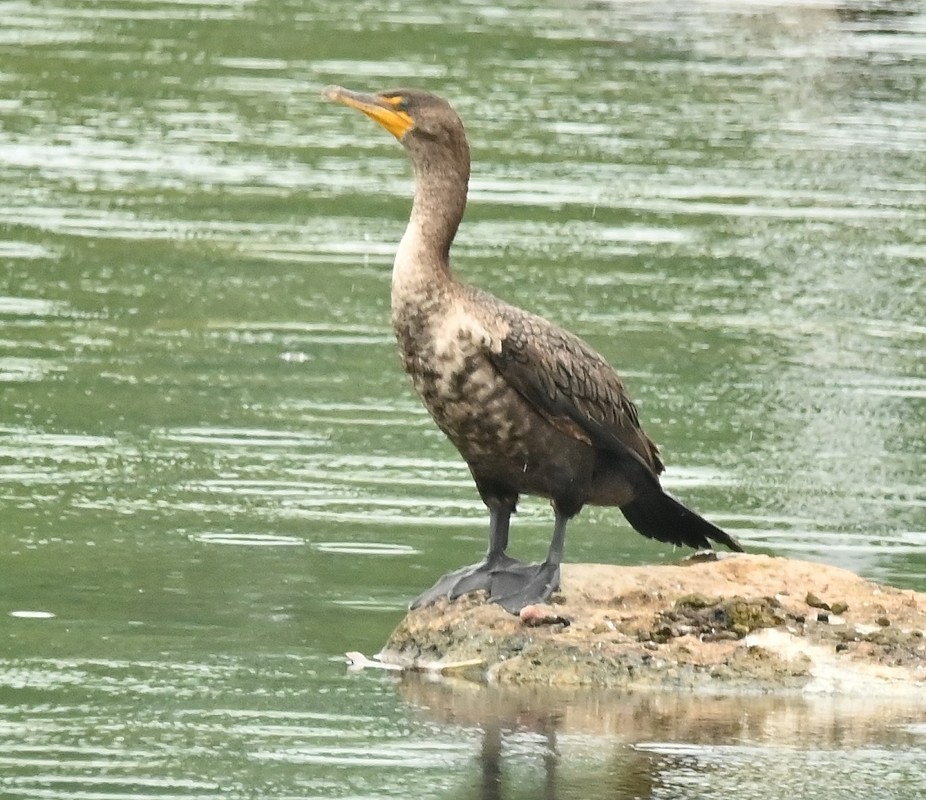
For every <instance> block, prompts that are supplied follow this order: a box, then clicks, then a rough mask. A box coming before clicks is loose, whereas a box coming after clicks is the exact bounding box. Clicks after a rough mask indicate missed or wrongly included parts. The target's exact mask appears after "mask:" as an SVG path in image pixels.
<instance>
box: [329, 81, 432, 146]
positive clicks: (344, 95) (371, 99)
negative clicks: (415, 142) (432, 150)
mask: <svg viewBox="0 0 926 800" xmlns="http://www.w3.org/2000/svg"><path fill="white" fill-rule="evenodd" d="M322 97H324V98H326V99H327V100H333V101H334V102H335V103H340V104H341V105H344V106H349V107H350V108H356V109H357V110H358V111H362V112H363V113H364V114H366V115H367V116H368V117H370V119H373V120H376V121H377V122H378V123H379V124H380V125H382V126H383V127H384V128H385V129H386V130H387V131H389V133H391V134H392V135H393V136H395V138H396V139H398V140H399V141H401V140H402V137H403V136H405V134H406V133H408V132H409V131H410V130H411V129H412V128H413V127H414V125H415V121H414V120H413V119H412V118H411V116H410V115H409V114H408V112H407V111H404V110H403V109H402V108H400V106H401V104H402V97H401V96H400V95H393V96H384V95H378V94H363V93H361V92H352V91H350V90H349V89H344V88H343V87H341V86H328V87H326V88H325V89H324V90H323V91H322Z"/></svg>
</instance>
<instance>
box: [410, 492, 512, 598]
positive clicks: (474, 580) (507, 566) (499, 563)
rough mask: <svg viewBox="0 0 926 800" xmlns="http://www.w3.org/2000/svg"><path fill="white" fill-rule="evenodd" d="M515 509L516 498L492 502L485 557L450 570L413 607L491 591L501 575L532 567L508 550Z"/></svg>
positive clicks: (420, 596)
mask: <svg viewBox="0 0 926 800" xmlns="http://www.w3.org/2000/svg"><path fill="white" fill-rule="evenodd" d="M513 511H514V502H513V501H512V502H494V503H492V504H491V505H490V506H489V546H488V549H487V550H486V557H485V559H483V560H482V561H480V562H479V563H478V564H472V565H471V566H468V567H463V568H462V569H458V570H454V571H453V572H448V573H447V574H446V575H444V576H443V577H442V578H441V579H440V580H438V581H437V583H435V584H434V585H433V586H432V587H431V588H430V589H428V590H427V591H426V592H424V593H423V594H421V595H419V596H418V597H417V598H415V599H414V600H413V601H412V603H411V605H410V606H409V608H421V607H422V606H427V605H430V604H431V603H435V602H437V601H438V600H439V599H440V598H442V597H446V598H448V599H450V600H455V599H456V598H458V597H460V596H462V595H464V594H469V593H470V592H478V591H480V590H485V591H487V592H490V593H491V592H492V587H493V584H494V581H495V579H496V576H498V575H499V574H502V575H506V574H508V573H509V572H511V573H518V572H520V571H523V570H525V569H529V568H528V567H527V566H526V565H525V564H522V563H521V562H520V561H517V560H515V559H513V558H512V557H511V556H509V555H508V554H507V553H506V552H505V549H506V548H507V547H508V526H509V524H510V521H511V514H512V512H513Z"/></svg>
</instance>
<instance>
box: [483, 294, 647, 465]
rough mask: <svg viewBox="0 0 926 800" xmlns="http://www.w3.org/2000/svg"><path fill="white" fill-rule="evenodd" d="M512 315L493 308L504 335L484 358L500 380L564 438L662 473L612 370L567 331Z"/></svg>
mask: <svg viewBox="0 0 926 800" xmlns="http://www.w3.org/2000/svg"><path fill="white" fill-rule="evenodd" d="M512 311H515V309H511V310H510V311H509V309H508V308H499V313H500V316H501V317H502V321H503V322H504V323H506V328H507V333H506V335H504V336H503V337H501V339H500V341H498V340H497V341H496V342H495V343H494V347H493V348H492V350H491V351H490V352H489V354H488V355H489V358H490V360H491V362H492V364H493V365H494V366H495V369H497V370H498V372H499V374H500V375H501V376H502V378H504V380H505V381H506V382H507V383H508V384H509V385H510V386H512V387H513V388H514V389H516V390H517V391H518V392H519V393H520V394H521V395H522V396H523V397H524V398H525V399H526V400H527V401H528V402H529V403H531V405H533V406H534V408H536V409H537V411H538V412H540V413H541V414H542V415H543V416H544V417H545V418H546V419H547V420H548V421H549V422H550V424H552V425H553V426H554V427H556V428H557V429H558V430H560V431H562V432H563V433H565V434H566V435H568V436H572V437H573V438H575V439H579V440H581V441H585V442H588V443H589V444H592V445H594V446H595V447H598V448H600V449H603V450H608V451H611V452H613V453H614V454H615V455H617V456H621V457H626V456H628V455H631V456H633V457H634V460H636V461H642V462H643V464H644V465H645V466H646V467H647V468H648V469H649V471H651V472H652V473H653V474H655V475H658V474H659V473H660V472H662V470H663V464H662V459H661V458H660V456H659V450H658V448H657V447H656V445H655V443H654V442H653V441H652V440H651V439H650V438H649V437H648V436H647V435H646V434H645V433H644V432H643V429H642V428H641V427H640V420H639V416H638V414H637V409H636V406H635V405H634V404H633V401H632V400H631V399H630V397H629V396H628V394H627V390H626V389H625V388H624V384H623V382H622V381H621V379H620V377H619V376H618V374H617V373H616V372H615V371H614V368H613V367H611V365H610V364H609V363H608V362H607V361H605V359H604V358H603V357H602V356H601V355H599V354H598V353H597V352H595V350H593V349H592V348H591V347H589V345H587V344H585V342H583V341H582V340H581V339H579V338H578V337H576V336H574V335H573V334H571V333H569V332H568V331H565V330H563V329H562V328H559V327H557V326H555V325H552V324H551V323H549V322H547V321H546V320H544V319H542V318H540V317H536V316H534V315H532V314H527V313H526V312H523V311H519V310H518V311H517V313H511V312H512ZM505 312H508V313H505Z"/></svg>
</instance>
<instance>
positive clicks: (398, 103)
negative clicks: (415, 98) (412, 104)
mask: <svg viewBox="0 0 926 800" xmlns="http://www.w3.org/2000/svg"><path fill="white" fill-rule="evenodd" d="M386 102H387V103H389V105H391V106H392V107H393V108H394V109H395V110H396V111H406V112H407V111H408V100H406V99H405V97H403V96H402V95H400V94H395V95H393V96H392V97H387V98H386Z"/></svg>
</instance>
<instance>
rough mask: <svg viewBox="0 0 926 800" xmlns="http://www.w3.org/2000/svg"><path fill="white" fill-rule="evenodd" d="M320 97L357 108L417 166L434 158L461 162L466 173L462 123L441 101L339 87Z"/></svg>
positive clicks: (415, 93)
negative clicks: (354, 90) (374, 122)
mask: <svg viewBox="0 0 926 800" xmlns="http://www.w3.org/2000/svg"><path fill="white" fill-rule="evenodd" d="M322 96H323V97H325V98H326V99H328V100H333V101H334V102H336V103H341V104H342V105H345V106H348V107H350V108H356V109H357V110H358V111H362V112H363V113H364V114H366V115H367V116H368V117H370V118H371V119H373V120H375V121H376V122H378V123H379V124H380V125H382V126H383V127H384V128H385V129H386V130H387V131H389V133H391V134H392V135H393V136H395V137H396V139H398V140H399V141H400V142H401V143H402V144H403V145H405V148H406V149H407V150H408V151H409V153H410V154H411V156H412V160H413V161H415V163H416V166H419V167H420V166H423V165H424V163H426V162H428V161H432V160H433V159H432V158H430V157H429V156H437V157H438V158H439V159H441V160H443V161H449V162H453V161H461V160H463V161H465V162H466V168H467V171H468V168H469V147H468V145H467V143H466V134H465V132H464V130H463V123H462V122H461V121H460V118H459V116H457V113H456V111H454V110H453V108H452V107H451V106H450V103H448V102H447V101H446V100H444V99H443V98H441V97H438V96H437V95H434V94H431V93H430V92H425V91H422V90H420V89H387V90H385V91H381V92H376V93H374V94H364V93H362V92H352V91H350V90H349V89H344V88H342V87H340V86H329V87H327V88H326V89H325V90H324V91H323V92H322ZM442 151H443V152H442Z"/></svg>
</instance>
